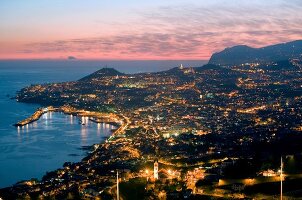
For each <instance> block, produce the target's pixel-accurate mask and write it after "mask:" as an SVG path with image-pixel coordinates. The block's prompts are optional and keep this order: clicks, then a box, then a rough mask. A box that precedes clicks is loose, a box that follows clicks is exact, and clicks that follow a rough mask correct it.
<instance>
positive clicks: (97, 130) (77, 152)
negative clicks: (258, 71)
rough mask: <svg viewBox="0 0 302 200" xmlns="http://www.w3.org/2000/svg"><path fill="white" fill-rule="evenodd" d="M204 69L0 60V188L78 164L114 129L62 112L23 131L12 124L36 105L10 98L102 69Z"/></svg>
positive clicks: (149, 64)
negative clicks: (67, 164) (28, 89)
mask: <svg viewBox="0 0 302 200" xmlns="http://www.w3.org/2000/svg"><path fill="white" fill-rule="evenodd" d="M181 63H182V64H184V65H185V66H193V67H196V66H201V65H203V64H204V63H205V62H204V61H96V60H94V61H78V60H73V61H71V60H70V61H57V60H48V61H41V60H35V61H30V60H27V61H25V60H19V61H0V188H2V187H6V186H9V185H12V184H14V183H16V182H18V181H21V180H27V179H30V178H38V179H40V178H41V177H42V176H43V175H44V174H45V173H46V172H47V171H52V170H55V169H57V168H60V167H62V165H63V164H64V162H67V161H69V162H78V161H80V160H81V159H82V158H83V157H84V156H85V155H86V153H87V152H85V151H84V150H83V149H82V148H81V147H83V146H89V145H92V144H96V143H100V142H102V141H104V139H105V138H106V137H108V136H110V134H111V132H110V130H111V129H112V128H114V127H113V126H111V125H108V124H96V123H93V122H89V121H88V122H87V123H86V125H81V124H79V123H78V122H79V119H78V118H77V117H73V116H70V115H64V114H62V113H54V112H52V113H47V114H44V115H43V116H42V117H41V118H40V120H38V121H36V122H34V123H32V124H29V125H28V126H25V127H23V128H16V127H14V126H13V124H14V123H16V122H18V121H20V120H22V119H24V118H26V117H28V116H30V115H31V114H32V113H33V112H34V111H35V110H36V109H37V108H38V107H39V105H37V104H24V103H19V102H16V101H15V100H13V99H10V97H13V96H14V95H15V94H16V91H18V90H20V89H21V88H23V87H25V86H27V85H30V84H37V83H50V82H64V81H70V80H78V79H80V78H82V77H84V76H86V75H88V74H90V73H92V72H94V71H96V70H98V69H100V68H102V67H105V66H107V67H114V68H116V69H117V70H119V71H121V72H124V73H138V72H155V71H162V70H166V69H170V68H172V67H176V66H179V65H180V64H181Z"/></svg>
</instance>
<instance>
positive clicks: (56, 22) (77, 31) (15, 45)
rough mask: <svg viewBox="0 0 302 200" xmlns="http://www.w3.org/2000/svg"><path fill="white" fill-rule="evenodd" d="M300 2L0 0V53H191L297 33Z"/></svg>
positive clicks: (301, 31)
mask: <svg viewBox="0 0 302 200" xmlns="http://www.w3.org/2000/svg"><path fill="white" fill-rule="evenodd" d="M301 11H302V1H301V0H1V2H0V59H44V58H50V59H60V58H64V59H65V58H67V57H68V56H75V57H77V58H79V59H130V60H144V59H148V60H152V59H155V60H157V59H164V60H167V59H192V60H193V59H194V60H196V59H197V60H206V59H209V57H210V56H211V54H212V53H213V52H216V51H220V50H223V49H224V48H226V47H229V46H234V45H238V44H246V45H249V46H252V47H261V46H265V45H270V44H275V43H281V42H287V41H292V40H298V39H302V23H301V22H302V12H301Z"/></svg>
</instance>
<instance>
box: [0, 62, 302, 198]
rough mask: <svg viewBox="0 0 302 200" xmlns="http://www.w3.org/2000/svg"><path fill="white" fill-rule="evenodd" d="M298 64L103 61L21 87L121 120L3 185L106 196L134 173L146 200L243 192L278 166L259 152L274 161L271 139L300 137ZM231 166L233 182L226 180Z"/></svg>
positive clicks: (23, 97) (48, 100) (29, 95)
mask: <svg viewBox="0 0 302 200" xmlns="http://www.w3.org/2000/svg"><path fill="white" fill-rule="evenodd" d="M301 63H302V62H301V61H300V60H296V59H295V60H290V61H289V62H287V63H265V64H262V63H248V64H244V65H239V66H227V67H220V66H215V65H205V66H203V67H199V68H184V67H183V66H180V67H178V68H173V69H171V70H168V71H164V72H157V73H142V74H131V75H129V74H123V73H120V72H117V71H116V70H114V69H110V68H104V69H101V70H99V71H97V72H96V73H94V74H92V75H90V76H87V77H85V78H83V79H81V80H79V81H75V82H67V83H55V84H45V85H33V86H29V87H27V88H24V89H22V90H21V91H20V92H19V93H18V95H17V100H18V101H22V102H39V103H41V104H45V105H53V106H58V105H59V106H63V105H65V106H66V105H68V106H70V107H72V108H76V109H83V110H85V111H89V112H100V113H112V114H113V115H114V116H120V118H121V119H124V121H123V122H122V123H121V124H122V125H123V126H121V127H122V128H121V129H120V131H118V132H117V133H116V134H113V135H112V136H111V137H110V138H108V139H107V140H106V142H105V143H104V144H101V145H100V146H99V148H97V149H96V150H95V151H94V152H93V153H91V154H90V155H89V156H87V157H86V158H84V159H83V161H82V162H79V163H74V164H71V163H67V164H65V165H64V167H63V168H62V169H58V170H57V171H55V172H52V173H49V174H47V175H46V176H45V177H44V178H43V179H42V181H40V182H29V183H30V184H29V183H22V184H21V185H20V184H18V185H15V186H13V187H12V188H9V189H7V190H5V191H6V192H7V193H8V194H9V192H8V191H12V192H13V193H14V194H17V196H18V197H24V195H34V194H36V195H42V196H58V197H64V198H67V197H68V195H70V196H73V197H75V196H77V195H78V196H80V197H85V198H95V197H99V198H101V197H103V198H105V197H106V196H111V197H115V196H116V195H117V191H116V187H115V186H116V176H115V173H116V170H119V172H120V180H121V182H120V189H121V192H120V194H119V195H121V196H123V195H124V197H126V196H127V194H125V193H123V190H122V189H123V187H126V186H127V184H134V183H133V182H131V180H136V179H139V180H140V181H139V183H137V182H135V184H142V185H143V186H144V187H143V188H145V189H144V191H145V195H147V196H149V197H161V198H163V199H164V198H176V197H179V198H180V197H181V198H189V197H190V196H191V195H208V196H215V195H216V196H217V195H218V196H219V197H225V198H226V197H227V198H230V197H232V196H231V195H232V194H237V195H238V196H236V197H243V198H247V197H248V195H246V194H243V193H242V191H244V190H245V188H246V187H252V186H253V185H254V184H256V183H266V181H265V180H268V179H265V180H264V181H263V180H262V179H261V180H260V179H259V180H258V179H256V178H257V177H259V176H261V177H262V176H267V177H270V175H271V176H273V177H278V173H277V171H278V168H279V163H274V162H272V161H271V160H270V158H269V157H268V156H267V155H271V157H272V159H275V158H277V157H278V158H279V156H280V153H279V151H278V147H277V144H278V145H283V144H282V143H281V142H280V139H282V138H284V137H288V135H287V134H291V135H296V136H295V137H297V138H299V134H301V130H302V128H301V127H302V124H301V119H302V109H301V108H302V79H301V77H302V76H301V74H302V70H301ZM94 120H95V121H96V123H97V122H98V121H97V120H96V119H94ZM291 142H293V143H292V144H293V146H292V148H291V149H288V151H287V150H284V151H283V152H282V153H284V154H286V155H287V154H293V152H294V150H295V148H298V146H299V144H300V143H299V141H298V140H295V141H291ZM255 146H256V147H257V148H259V151H258V149H257V148H256V147H255ZM263 152H265V153H263ZM258 153H259V155H258ZM293 156H294V157H295V158H297V159H299V158H300V157H301V155H300V154H299V155H298V154H297V155H296V154H295V155H293ZM154 161H155V162H154ZM298 168H299V167H298ZM238 169H244V170H238ZM234 173H235V175H238V181H237V182H234V183H233V182H230V181H228V180H227V179H228V178H229V177H230V176H231V175H234ZM251 177H252V179H251ZM289 177H290V176H289ZM270 180H274V181H279V180H278V179H277V178H276V179H270ZM250 190H251V189H250ZM0 194H3V192H2V193H1V191H0ZM240 195H241V196H240ZM251 196H252V195H251ZM233 197H234V196H233Z"/></svg>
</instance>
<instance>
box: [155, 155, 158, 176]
mask: <svg viewBox="0 0 302 200" xmlns="http://www.w3.org/2000/svg"><path fill="white" fill-rule="evenodd" d="M154 179H155V180H157V179H158V162H157V160H156V161H155V162H154Z"/></svg>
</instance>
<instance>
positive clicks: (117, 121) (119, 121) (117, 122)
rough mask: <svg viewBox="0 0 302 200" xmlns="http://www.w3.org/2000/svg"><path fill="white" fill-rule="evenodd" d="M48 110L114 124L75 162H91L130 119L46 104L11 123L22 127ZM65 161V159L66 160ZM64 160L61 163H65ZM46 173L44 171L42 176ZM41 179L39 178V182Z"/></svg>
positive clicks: (122, 130)
mask: <svg viewBox="0 0 302 200" xmlns="http://www.w3.org/2000/svg"><path fill="white" fill-rule="evenodd" d="M48 112H61V113H63V114H65V115H73V116H76V117H78V118H79V120H81V117H89V119H88V120H89V121H92V122H94V123H97V124H99V123H106V124H111V125H113V126H115V128H113V129H111V130H110V131H111V135H110V136H109V137H108V138H107V139H105V140H103V141H100V142H96V143H95V144H92V145H89V149H90V150H88V149H87V150H86V151H87V152H88V155H86V156H84V157H82V158H81V159H80V161H78V162H76V163H87V162H88V163H89V162H92V161H93V160H95V159H96V158H97V155H96V153H97V150H98V149H100V148H103V147H105V146H106V145H107V143H108V141H110V140H112V139H113V138H114V137H115V136H116V135H117V134H123V133H124V131H125V129H126V128H127V126H128V125H129V123H130V121H129V119H128V118H126V117H125V116H123V115H119V114H113V113H100V112H94V111H86V110H80V109H76V108H73V107H71V106H61V107H57V108H56V107H53V106H48V107H44V108H43V107H42V108H38V109H37V110H36V111H35V112H34V113H33V114H32V115H31V116H29V117H28V118H26V119H24V120H21V121H19V122H17V123H16V124H13V126H15V127H23V126H26V125H28V124H31V123H33V122H35V121H37V120H39V119H40V118H41V116H42V115H43V114H45V113H48ZM66 162H67V161H66ZM66 162H64V163H63V165H64V164H65V163H66ZM59 169H60V168H57V169H55V170H53V171H56V170H59ZM45 175H46V174H45V173H44V175H43V176H45ZM28 181H29V180H20V181H17V182H16V183H14V184H13V185H8V186H5V187H2V188H0V189H5V188H10V187H13V186H15V185H23V184H26V183H27V182H28ZM40 181H41V180H39V182H40Z"/></svg>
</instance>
